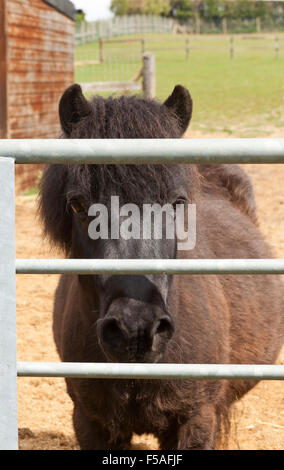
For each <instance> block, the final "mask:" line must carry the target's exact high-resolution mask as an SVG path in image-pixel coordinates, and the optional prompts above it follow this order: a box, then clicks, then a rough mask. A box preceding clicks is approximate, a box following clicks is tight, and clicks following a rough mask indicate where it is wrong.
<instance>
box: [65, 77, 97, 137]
mask: <svg viewBox="0 0 284 470" xmlns="http://www.w3.org/2000/svg"><path fill="white" fill-rule="evenodd" d="M90 112H91V105H90V103H89V102H88V101H87V100H86V98H85V97H84V95H83V92H82V88H81V87H80V85H78V84H76V83H75V84H74V85H71V86H70V87H69V88H67V90H65V92H64V93H63V95H62V97H61V99H60V102H59V118H60V123H61V127H62V130H63V132H65V134H66V135H67V136H69V135H70V134H71V131H72V126H73V125H74V124H76V123H77V122H79V121H80V119H81V118H83V117H85V116H88V114H90Z"/></svg>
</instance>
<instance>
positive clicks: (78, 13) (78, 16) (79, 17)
mask: <svg viewBox="0 0 284 470" xmlns="http://www.w3.org/2000/svg"><path fill="white" fill-rule="evenodd" d="M85 18H86V13H85V12H84V11H83V10H76V23H83V22H84V21H85Z"/></svg>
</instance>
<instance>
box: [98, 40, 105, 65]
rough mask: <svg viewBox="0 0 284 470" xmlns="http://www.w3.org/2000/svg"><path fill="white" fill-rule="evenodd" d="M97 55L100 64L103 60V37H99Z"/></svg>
mask: <svg viewBox="0 0 284 470" xmlns="http://www.w3.org/2000/svg"><path fill="white" fill-rule="evenodd" d="M99 56H100V63H101V64H102V63H103V61H104V41H103V39H99Z"/></svg>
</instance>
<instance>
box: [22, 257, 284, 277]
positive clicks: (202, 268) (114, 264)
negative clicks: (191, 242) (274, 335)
mask: <svg viewBox="0 0 284 470" xmlns="http://www.w3.org/2000/svg"><path fill="white" fill-rule="evenodd" d="M16 273H17V274H63V273H66V274H104V273H109V274H163V273H168V274H284V259H17V260H16Z"/></svg>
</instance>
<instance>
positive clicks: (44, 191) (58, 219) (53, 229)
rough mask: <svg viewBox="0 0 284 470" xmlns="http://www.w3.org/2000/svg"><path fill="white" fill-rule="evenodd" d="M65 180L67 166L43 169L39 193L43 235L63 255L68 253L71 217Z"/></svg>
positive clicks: (53, 166)
mask: <svg viewBox="0 0 284 470" xmlns="http://www.w3.org/2000/svg"><path fill="white" fill-rule="evenodd" d="M67 178H68V167H67V165H49V166H47V167H46V168H45V169H44V172H43V176H42V179H41V181H40V192H39V215H40V217H41V220H42V222H43V226H44V234H45V236H47V237H48V238H49V240H50V241H51V242H52V244H54V245H56V246H58V247H60V248H61V249H63V250H64V251H65V253H68V252H69V251H70V247H71V234H72V216H71V214H70V213H69V211H68V207H67V201H66V185H67Z"/></svg>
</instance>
